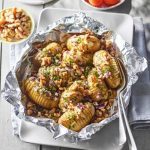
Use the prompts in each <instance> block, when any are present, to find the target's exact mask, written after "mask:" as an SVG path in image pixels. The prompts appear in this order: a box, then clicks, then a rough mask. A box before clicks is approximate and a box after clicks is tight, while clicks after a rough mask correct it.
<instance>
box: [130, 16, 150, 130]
mask: <svg viewBox="0 0 150 150" xmlns="http://www.w3.org/2000/svg"><path fill="white" fill-rule="evenodd" d="M133 46H134V47H135V48H136V51H137V52H138V53H139V54H140V55H141V56H143V57H145V58H147V59H148V50H147V47H146V39H145V30H144V26H143V23H142V20H141V19H140V18H135V19H134V39H133ZM148 68H149V67H148ZM148 68H147V69H146V70H145V71H144V72H143V73H142V74H140V75H139V80H138V82H137V83H136V84H135V85H134V86H133V87H132V95H131V100H130V104H129V108H128V118H129V122H130V124H131V127H133V128H134V129H144V128H148V127H150V72H149V71H150V70H149V69H148Z"/></svg>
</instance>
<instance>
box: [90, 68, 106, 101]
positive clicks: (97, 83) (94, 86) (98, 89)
mask: <svg viewBox="0 0 150 150" xmlns="http://www.w3.org/2000/svg"><path fill="white" fill-rule="evenodd" d="M87 81H88V86H89V94H90V95H91V97H92V99H93V101H100V100H106V99H107V98H108V89H107V86H106V84H105V82H104V80H103V79H101V78H99V74H98V72H97V70H96V68H93V69H92V70H91V71H90V73H89V75H88V78H87Z"/></svg>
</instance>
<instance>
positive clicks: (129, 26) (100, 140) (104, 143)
mask: <svg viewBox="0 0 150 150" xmlns="http://www.w3.org/2000/svg"><path fill="white" fill-rule="evenodd" d="M75 12H78V11H77V10H67V9H57V8H46V9H44V10H43V11H42V12H41V15H40V18H39V23H38V31H41V30H43V29H46V27H47V25H48V24H51V23H52V22H54V21H56V20H58V19H60V18H61V17H65V16H69V15H72V14H74V13H75ZM86 13H87V15H89V16H91V17H92V18H94V19H96V20H98V21H100V22H102V23H104V24H105V25H106V26H107V27H108V28H110V29H112V30H114V31H116V32H118V33H119V34H121V35H122V36H123V37H124V39H125V40H126V41H127V42H129V43H132V37H133V20H132V18H131V17H130V16H129V15H125V14H113V13H105V12H93V11H87V12H86ZM118 129H119V127H118V120H115V121H113V122H111V123H110V124H109V125H106V126H105V127H104V128H103V129H102V130H101V131H99V132H97V133H96V134H95V135H94V136H93V138H92V140H88V141H84V142H80V143H78V144H71V143H68V142H66V141H63V139H61V138H60V139H57V140H55V139H53V137H52V134H51V133H50V132H49V131H48V130H47V129H45V128H43V127H39V126H37V125H35V124H32V123H29V122H25V121H21V126H20V134H19V136H20V139H21V140H23V141H25V142H30V143H36V144H42V145H50V146H59V147H69V148H78V149H85V150H119V149H120V147H119V145H118V137H119V133H118Z"/></svg>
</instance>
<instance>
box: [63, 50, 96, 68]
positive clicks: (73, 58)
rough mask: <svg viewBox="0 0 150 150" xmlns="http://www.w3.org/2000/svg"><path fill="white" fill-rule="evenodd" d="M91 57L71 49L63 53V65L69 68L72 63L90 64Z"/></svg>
mask: <svg viewBox="0 0 150 150" xmlns="http://www.w3.org/2000/svg"><path fill="white" fill-rule="evenodd" d="M92 61H93V56H92V55H91V54H84V53H83V52H81V51H78V50H76V49H72V50H70V51H65V52H64V53H63V63H64V64H67V65H69V66H71V65H72V64H73V63H75V64H78V65H88V64H92Z"/></svg>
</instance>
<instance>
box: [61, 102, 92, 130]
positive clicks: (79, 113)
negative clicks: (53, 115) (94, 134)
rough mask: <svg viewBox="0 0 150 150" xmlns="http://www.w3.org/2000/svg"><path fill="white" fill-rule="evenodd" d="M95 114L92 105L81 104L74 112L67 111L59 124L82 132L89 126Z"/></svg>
mask: <svg viewBox="0 0 150 150" xmlns="http://www.w3.org/2000/svg"><path fill="white" fill-rule="evenodd" d="M94 114H95V108H94V106H93V104H92V103H89V102H87V103H85V104H83V103H79V104H78V105H77V106H75V107H74V109H73V110H68V111H66V112H65V113H64V114H63V115H62V116H61V117H60V118H59V120H58V123H59V124H62V125H63V126H65V127H67V128H69V129H71V130H73V131H80V130H81V129H82V128H84V127H85V126H86V125H88V124H89V123H90V121H91V119H92V117H93V116H94Z"/></svg>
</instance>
